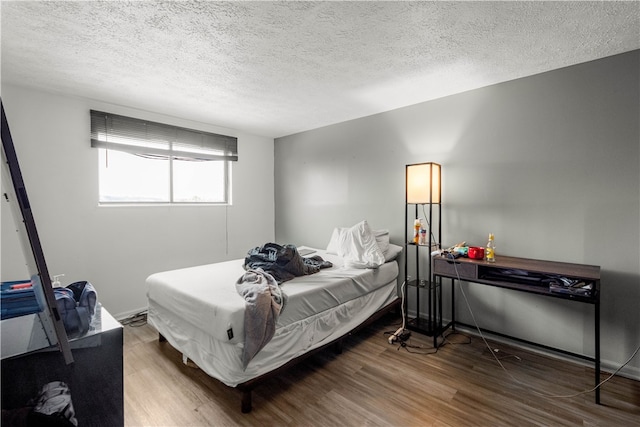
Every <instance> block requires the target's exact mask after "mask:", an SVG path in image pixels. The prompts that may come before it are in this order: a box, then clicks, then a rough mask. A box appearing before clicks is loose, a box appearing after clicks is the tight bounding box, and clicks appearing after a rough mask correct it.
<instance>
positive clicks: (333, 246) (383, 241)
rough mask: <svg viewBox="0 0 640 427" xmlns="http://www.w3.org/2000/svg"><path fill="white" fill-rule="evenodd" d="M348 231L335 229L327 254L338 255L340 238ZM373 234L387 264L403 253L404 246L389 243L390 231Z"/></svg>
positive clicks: (343, 228) (342, 228)
mask: <svg viewBox="0 0 640 427" xmlns="http://www.w3.org/2000/svg"><path fill="white" fill-rule="evenodd" d="M346 230H348V228H346V227H336V228H334V229H333V232H332V233H331V238H330V239H329V244H328V245H327V253H330V254H333V255H338V248H339V246H340V236H341V235H342V233H344V232H345V231H346ZM372 233H373V235H374V236H375V238H376V243H378V247H379V248H380V252H382V255H383V256H384V259H385V261H386V262H389V261H393V260H394V259H396V258H397V257H398V255H400V253H401V252H402V246H398V245H394V244H392V243H389V230H373V231H372Z"/></svg>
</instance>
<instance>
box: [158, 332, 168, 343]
mask: <svg viewBox="0 0 640 427" xmlns="http://www.w3.org/2000/svg"><path fill="white" fill-rule="evenodd" d="M158 341H159V342H167V339H166V338H165V337H164V335H162V334H160V333H159V334H158Z"/></svg>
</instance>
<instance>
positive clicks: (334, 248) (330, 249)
mask: <svg viewBox="0 0 640 427" xmlns="http://www.w3.org/2000/svg"><path fill="white" fill-rule="evenodd" d="M344 230H346V228H343V227H340V228H337V227H336V228H334V229H333V233H331V239H330V240H329V244H328V245H327V253H329V254H333V255H338V246H340V235H341V234H342V232H343V231H344Z"/></svg>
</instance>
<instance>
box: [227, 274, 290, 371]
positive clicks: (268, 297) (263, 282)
mask: <svg viewBox="0 0 640 427" xmlns="http://www.w3.org/2000/svg"><path fill="white" fill-rule="evenodd" d="M236 290H237V291H238V294H240V296H242V297H243V298H244V300H245V301H246V309H245V312H244V350H243V352H242V365H243V368H244V369H247V365H248V364H249V362H250V361H251V359H253V357H254V356H255V355H256V354H257V353H258V352H259V351H260V350H261V349H262V348H263V347H264V346H265V345H266V344H267V343H268V342H269V341H270V340H271V338H273V334H274V333H275V331H276V322H277V321H278V316H279V315H280V312H281V311H282V308H283V306H284V303H285V294H284V293H283V292H282V291H281V290H280V286H279V285H278V282H276V280H275V279H274V278H273V276H272V275H271V274H269V273H267V272H265V271H264V270H262V269H260V268H257V269H249V270H247V271H246V272H245V273H244V274H243V275H242V277H240V278H239V279H238V281H237V282H236Z"/></svg>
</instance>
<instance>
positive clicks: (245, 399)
mask: <svg viewBox="0 0 640 427" xmlns="http://www.w3.org/2000/svg"><path fill="white" fill-rule="evenodd" d="M241 409H242V413H243V414H248V413H249V412H251V389H242V408H241Z"/></svg>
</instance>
